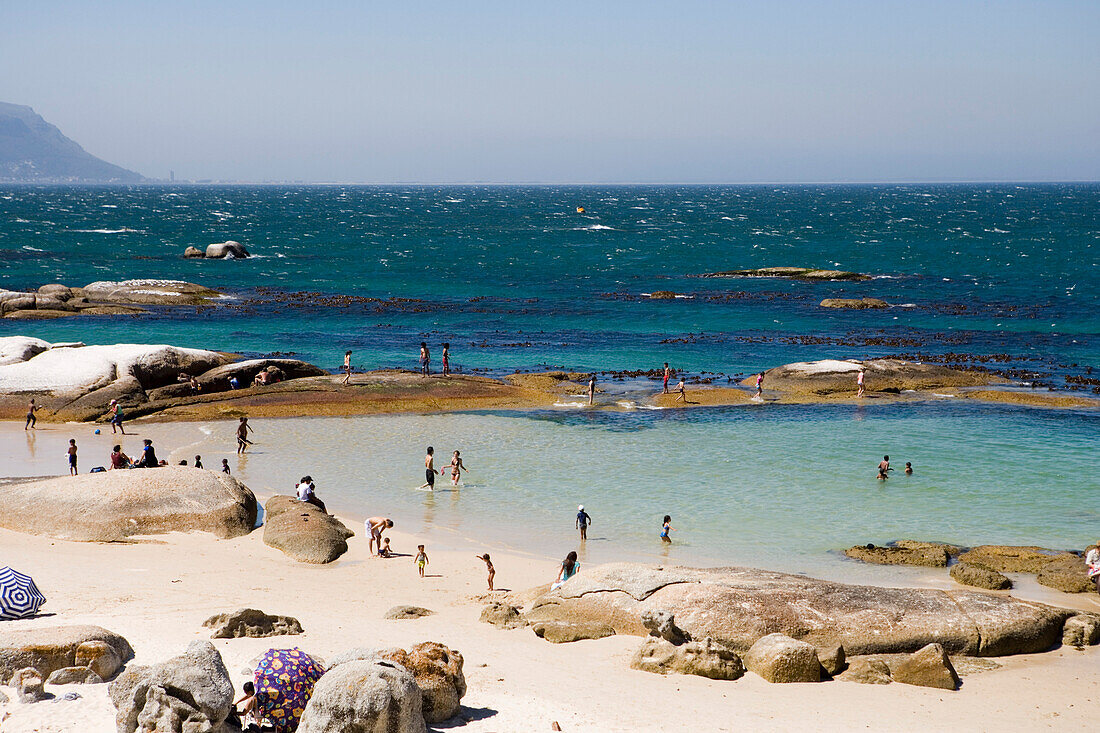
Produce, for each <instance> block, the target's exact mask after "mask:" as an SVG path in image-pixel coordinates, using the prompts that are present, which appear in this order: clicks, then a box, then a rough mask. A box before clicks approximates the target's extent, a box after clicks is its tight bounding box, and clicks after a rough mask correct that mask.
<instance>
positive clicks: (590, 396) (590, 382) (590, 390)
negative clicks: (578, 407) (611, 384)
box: [588, 372, 596, 405]
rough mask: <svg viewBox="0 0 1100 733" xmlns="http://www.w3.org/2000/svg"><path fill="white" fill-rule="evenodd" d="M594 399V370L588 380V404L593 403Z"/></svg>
mask: <svg viewBox="0 0 1100 733" xmlns="http://www.w3.org/2000/svg"><path fill="white" fill-rule="evenodd" d="M595 401H596V372H592V377H591V378H590V379H589V380H588V404H590V405H591V404H594V403H595Z"/></svg>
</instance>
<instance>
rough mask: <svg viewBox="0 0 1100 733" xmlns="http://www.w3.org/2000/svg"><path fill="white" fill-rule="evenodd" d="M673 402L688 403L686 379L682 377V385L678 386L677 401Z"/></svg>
mask: <svg viewBox="0 0 1100 733" xmlns="http://www.w3.org/2000/svg"><path fill="white" fill-rule="evenodd" d="M673 402H687V393H685V392H684V378H683V377H680V383H679V384H677V385H676V399H675V400H673Z"/></svg>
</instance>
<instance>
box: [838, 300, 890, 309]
mask: <svg viewBox="0 0 1100 733" xmlns="http://www.w3.org/2000/svg"><path fill="white" fill-rule="evenodd" d="M821 307H822V308H847V309H851V310H868V309H879V308H889V307H890V304H889V303H887V302H886V301H885V300H879V299H878V298H826V299H825V300H823V301H821Z"/></svg>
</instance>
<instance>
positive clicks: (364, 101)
mask: <svg viewBox="0 0 1100 733" xmlns="http://www.w3.org/2000/svg"><path fill="white" fill-rule="evenodd" d="M0 68H2V69H3V73H0V100H3V101H8V102H14V103H18V104H28V105H31V106H32V107H34V108H35V110H37V111H38V112H39V113H40V114H41V115H43V116H44V117H45V118H46V119H47V120H49V121H51V122H53V123H55V124H56V125H58V126H59V127H60V128H61V130H62V131H63V132H64V133H66V134H67V135H69V136H70V137H72V138H74V139H75V140H77V141H78V142H80V143H81V144H82V145H83V146H84V147H85V148H86V149H87V150H89V151H90V152H92V153H94V154H96V155H99V156H100V157H103V158H105V159H107V160H109V161H111V162H114V163H118V164H120V165H123V166H126V167H128V168H132V169H134V170H137V171H139V172H141V173H144V174H145V175H148V176H154V177H167V175H168V170H169V169H174V170H175V171H176V175H177V176H178V177H182V178H223V179H239V180H292V179H301V180H309V181H361V182H396V181H422V182H457V181H499V182H512V181H540V182H603V181H686V182H691V181H695V182H722V181H729V182H739V181H881V180H960V179H965V180H1052V179H1053V180H1069V179H1093V180H1095V179H1100V2H1098V1H1097V0H1080V1H1078V2H1062V1H1059V0H1035V1H1034V2H1014V1H1012V0H1001V1H1000V2H967V1H966V0H953V1H950V2H912V0H909V1H907V2H893V1H891V0H872V1H868V2H848V1H845V2H829V1H828V0H816V1H811V0H807V1H806V2H783V1H782V0H768V1H766V2H732V1H730V2H694V1H691V0H680V1H678V2H666V3H648V2H637V1H635V2H598V1H596V0H590V1H589V2H584V3H577V2H562V1H559V2H555V3H533V2H530V3H526V2H522V1H517V0H512V1H511V2H455V1H454V0H451V1H450V2H427V1H423V2H418V1H417V0H404V1H403V2H391V3H372V2H366V1H363V2H352V1H348V2H338V1H335V0H334V1H329V2H325V1H324V0H312V1H311V2H302V1H299V2H293V3H286V2H276V1H274V0H266V1H264V2H244V1H242V2H232V1H231V0H220V1H219V2H205V1H192V0H186V1H185V0H181V1H179V2H157V1H156V0H135V1H132V2H122V1H118V0H101V1H100V2H96V3H92V2H53V1H51V0H33V1H25V0H2V1H0Z"/></svg>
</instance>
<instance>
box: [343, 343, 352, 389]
mask: <svg viewBox="0 0 1100 733" xmlns="http://www.w3.org/2000/svg"><path fill="white" fill-rule="evenodd" d="M349 382H351V352H350V351H345V352H344V381H343V382H341V384H345V385H346V384H348V383H349Z"/></svg>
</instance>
